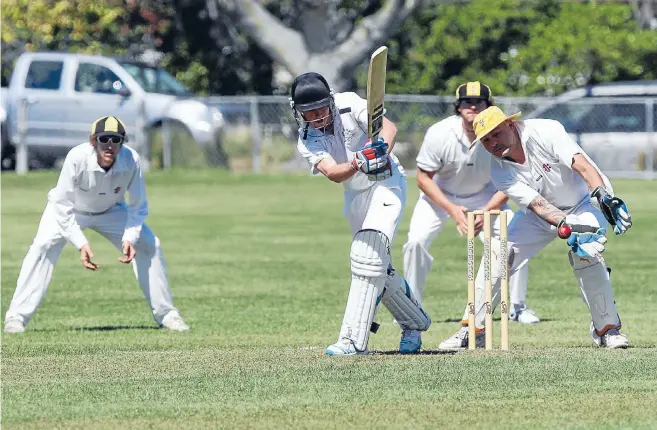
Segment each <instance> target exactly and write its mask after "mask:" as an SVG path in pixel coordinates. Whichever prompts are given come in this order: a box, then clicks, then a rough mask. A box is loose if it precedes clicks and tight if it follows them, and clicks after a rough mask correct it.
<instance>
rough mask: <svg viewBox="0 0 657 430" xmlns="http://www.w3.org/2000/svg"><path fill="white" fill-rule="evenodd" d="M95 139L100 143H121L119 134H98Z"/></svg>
mask: <svg viewBox="0 0 657 430" xmlns="http://www.w3.org/2000/svg"><path fill="white" fill-rule="evenodd" d="M96 140H97V141H98V143H99V144H101V145H109V144H113V145H119V144H121V143H123V138H122V137H121V136H98V137H97V138H96Z"/></svg>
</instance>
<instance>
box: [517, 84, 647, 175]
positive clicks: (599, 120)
mask: <svg viewBox="0 0 657 430" xmlns="http://www.w3.org/2000/svg"><path fill="white" fill-rule="evenodd" d="M526 118H547V119H555V120H558V121H559V122H561V123H562V124H563V125H564V127H565V128H566V131H568V133H570V135H571V136H572V137H573V139H574V140H575V141H576V142H577V143H578V144H579V145H580V146H582V148H584V150H585V151H586V152H587V153H588V154H589V155H590V156H591V158H592V159H593V160H594V161H595V162H596V164H598V166H599V167H600V169H601V170H602V171H604V172H605V173H608V174H610V175H612V176H614V175H616V176H638V177H641V176H650V177H653V176H654V173H653V172H655V171H657V133H656V131H657V81H631V82H610V83H604V84H599V85H592V86H587V87H584V88H578V89H575V90H572V91H568V92H566V93H563V94H562V95H560V96H558V97H556V98H554V100H552V101H551V102H550V103H548V104H546V105H543V106H541V107H539V108H537V109H536V110H534V111H533V112H531V113H530V114H528V115H527V116H526Z"/></svg>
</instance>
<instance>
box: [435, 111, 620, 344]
mask: <svg viewBox="0 0 657 430" xmlns="http://www.w3.org/2000/svg"><path fill="white" fill-rule="evenodd" d="M519 115H520V113H517V114H514V115H511V116H509V117H507V116H506V115H504V113H503V112H502V111H501V110H500V109H499V108H497V107H496V106H492V107H489V108H487V109H486V110H484V111H483V112H481V113H480V114H479V115H477V117H476V118H475V120H474V130H475V133H476V137H477V139H478V140H479V141H481V143H482V144H483V146H484V148H485V149H486V150H487V151H488V152H490V153H491V154H492V155H493V158H492V162H491V177H492V179H493V183H494V184H495V187H496V188H497V189H498V190H500V191H502V192H504V193H506V194H507V195H508V196H509V197H510V198H511V199H512V200H513V201H514V202H515V203H516V204H517V205H518V207H519V208H520V210H519V211H518V212H517V213H516V214H515V216H514V218H513V221H512V222H511V223H510V225H509V229H508V241H509V243H508V245H509V269H510V273H514V272H516V271H518V270H519V269H520V268H522V267H523V266H525V265H527V263H528V261H529V260H530V259H531V258H532V257H534V256H535V255H536V254H538V252H540V250H541V249H543V248H544V247H545V246H546V245H547V244H549V243H550V242H552V241H553V240H554V239H555V238H556V237H557V232H559V236H560V237H562V238H564V239H567V242H566V243H567V245H568V246H569V247H570V252H569V254H568V260H569V261H570V265H571V266H572V268H573V273H574V275H575V279H577V283H578V284H579V287H580V290H581V293H582V299H583V301H584V303H585V304H586V306H587V307H588V309H589V311H590V313H591V325H590V334H591V337H592V338H593V341H594V342H595V343H596V344H597V345H598V346H602V347H606V348H626V347H627V346H628V342H627V338H626V337H625V335H624V334H622V333H621V332H620V328H621V320H620V318H619V316H618V312H617V310H616V302H615V301H614V295H613V292H612V288H611V281H610V277H609V273H610V272H609V270H608V268H607V266H606V264H605V261H604V259H603V258H602V253H603V252H604V250H605V243H606V241H607V238H606V237H605V234H606V225H607V222H609V224H611V225H612V226H613V227H614V232H615V233H616V234H621V233H624V232H625V231H626V230H627V229H628V228H630V227H631V226H632V218H631V216H630V212H629V211H628V209H627V207H626V205H625V203H624V202H623V201H622V200H621V199H620V198H618V197H614V196H613V189H612V188H611V184H610V183H609V180H608V179H607V178H606V177H605V176H604V175H603V174H602V173H601V172H600V170H599V169H598V167H597V166H596V165H595V163H593V161H591V159H590V158H589V157H588V156H587V155H586V154H585V153H584V151H583V150H582V148H580V147H579V146H578V145H577V144H576V143H575V142H573V140H572V139H571V138H570V136H568V134H567V133H566V130H565V129H564V127H563V126H562V125H561V124H560V123H559V122H557V121H552V120H546V119H530V120H526V121H514V119H515V118H517V117H518V116H519ZM475 144H476V143H475ZM593 199H595V201H593ZM492 249H493V254H494V260H493V262H492V264H493V275H492V281H493V283H494V284H493V307H495V306H496V305H497V304H498V303H499V300H500V297H499V289H500V283H499V271H500V264H499V262H498V261H497V254H498V251H499V241H495V240H493V241H492ZM479 271H480V272H482V271H483V268H482V266H480V268H479ZM481 280H482V279H481V278H480V277H477V282H476V299H475V320H476V328H477V332H478V333H477V345H481V344H482V343H483V341H484V336H483V326H484V316H485V312H484V306H483V289H484V285H483V282H480V281H481ZM465 315H466V317H467V309H466V314H465ZM464 318H465V317H464ZM467 338H468V331H467V328H461V329H460V330H459V331H458V332H457V333H456V334H455V335H453V336H452V337H450V338H449V339H447V340H446V341H444V342H443V343H441V345H440V348H444V349H456V348H464V347H466V345H467Z"/></svg>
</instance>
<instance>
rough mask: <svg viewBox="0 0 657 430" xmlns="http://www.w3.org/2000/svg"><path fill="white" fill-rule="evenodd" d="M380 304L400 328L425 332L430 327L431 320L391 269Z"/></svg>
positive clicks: (407, 287)
mask: <svg viewBox="0 0 657 430" xmlns="http://www.w3.org/2000/svg"><path fill="white" fill-rule="evenodd" d="M381 302H382V303H383V305H384V306H385V307H386V308H388V310H389V311H390V313H391V314H392V316H393V317H394V318H395V320H397V323H398V324H399V326H400V327H401V328H404V329H410V330H421V331H425V330H427V329H428V328H429V326H430V325H431V319H430V318H429V316H428V315H427V314H426V313H424V311H423V310H422V308H421V307H420V306H419V305H418V303H417V301H416V300H415V299H414V298H413V295H412V294H411V289H410V287H409V286H408V283H406V281H405V280H404V278H402V277H401V276H399V274H398V273H397V272H395V270H394V269H392V268H391V269H390V271H389V276H388V282H387V283H386V289H385V292H384V293H383V298H382V299H381Z"/></svg>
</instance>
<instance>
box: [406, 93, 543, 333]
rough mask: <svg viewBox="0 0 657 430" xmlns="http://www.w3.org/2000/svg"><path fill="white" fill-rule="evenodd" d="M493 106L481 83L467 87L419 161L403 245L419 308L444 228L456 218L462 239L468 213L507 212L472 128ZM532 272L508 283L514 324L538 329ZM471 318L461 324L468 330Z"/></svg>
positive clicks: (478, 225) (428, 138) (432, 133)
mask: <svg viewBox="0 0 657 430" xmlns="http://www.w3.org/2000/svg"><path fill="white" fill-rule="evenodd" d="M492 105H493V98H492V94H491V91H490V88H489V87H488V86H487V85H484V84H481V83H480V82H467V83H465V84H463V85H461V86H459V87H458V89H457V90H456V101H455V102H454V109H455V113H456V115H452V116H450V117H448V118H445V119H443V120H442V121H439V122H438V123H436V124H434V125H432V126H431V127H430V128H429V130H427V133H426V135H425V137H424V142H422V146H421V147H420V152H419V153H418V156H417V184H418V187H419V188H420V191H421V193H420V198H419V199H418V201H417V204H416V205H415V210H414V211H413V216H412V218H411V224H410V229H409V232H408V241H407V242H406V244H405V245H404V249H403V252H404V277H405V278H406V280H407V281H408V284H409V285H410V287H411V290H412V291H413V296H414V297H415V298H417V300H418V301H419V302H420V303H421V302H422V298H423V297H424V285H425V283H426V279H427V275H428V274H429V272H430V270H431V266H432V264H433V257H432V256H431V254H429V247H430V246H431V243H432V242H433V240H434V239H435V238H436V237H437V236H438V233H440V231H441V230H442V228H443V226H444V225H445V223H446V222H447V221H448V220H449V219H450V218H453V219H454V221H455V222H456V229H457V231H458V233H459V234H460V235H464V234H466V233H467V228H468V221H467V212H468V211H472V210H476V209H483V210H493V209H502V210H506V211H508V212H509V215H508V219H509V221H510V220H511V219H512V218H513V212H512V211H511V208H510V207H509V206H508V205H507V204H506V203H507V201H508V197H507V196H506V195H505V194H504V193H501V192H499V191H497V189H496V188H495V186H494V185H493V183H492V182H491V178H490V162H491V155H490V154H489V153H488V152H487V151H486V150H485V148H483V147H481V145H475V146H472V142H474V141H475V132H474V129H473V125H472V122H473V120H474V118H475V116H477V114H478V113H479V112H481V111H482V110H484V109H486V108H487V107H489V106H492ZM492 220H493V222H494V224H493V228H494V235H495V236H499V227H500V225H499V219H498V217H492ZM482 227H483V217H477V219H476V225H475V232H477V233H478V234H479V238H480V239H481V240H482V241H483V239H484V238H483V232H482ZM528 278H529V267H528V266H527V265H525V266H523V267H522V268H520V269H519V270H518V271H517V272H516V273H515V274H514V275H513V276H512V277H511V279H510V283H509V284H510V285H509V286H510V288H509V290H510V295H511V300H510V302H511V303H512V305H513V306H511V308H510V318H511V320H512V321H519V322H521V323H525V324H533V323H538V322H539V321H540V320H539V319H538V317H536V314H535V313H534V312H533V311H532V310H531V309H529V308H528V307H527V305H526V299H527V280H528ZM467 322H468V321H467V318H466V320H465V321H463V322H462V324H464V325H466V324H467Z"/></svg>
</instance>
